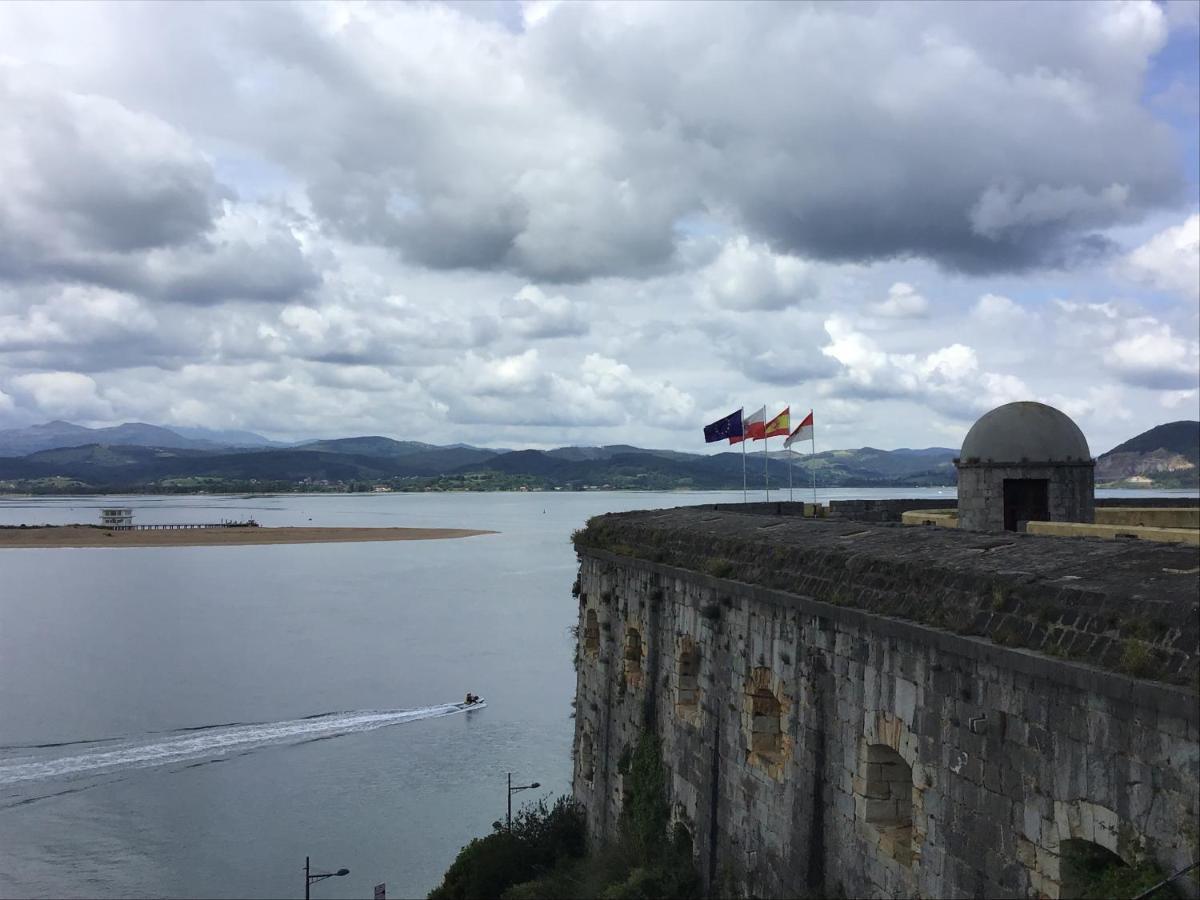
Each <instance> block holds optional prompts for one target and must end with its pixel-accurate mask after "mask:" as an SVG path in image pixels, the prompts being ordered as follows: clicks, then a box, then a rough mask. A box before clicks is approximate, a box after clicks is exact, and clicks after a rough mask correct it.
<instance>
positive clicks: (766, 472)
mask: <svg viewBox="0 0 1200 900" xmlns="http://www.w3.org/2000/svg"><path fill="white" fill-rule="evenodd" d="M772 421H774V420H772ZM768 440H770V438H768V437H767V432H766V429H765V428H764V430H763V487H764V488H766V491H767V502H768V503H770V502H771V472H770V465H771V457H769V456H767V441H768Z"/></svg>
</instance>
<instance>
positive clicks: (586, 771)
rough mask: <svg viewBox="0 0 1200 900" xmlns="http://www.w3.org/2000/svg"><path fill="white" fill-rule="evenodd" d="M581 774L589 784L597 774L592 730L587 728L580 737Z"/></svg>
mask: <svg viewBox="0 0 1200 900" xmlns="http://www.w3.org/2000/svg"><path fill="white" fill-rule="evenodd" d="M579 776H580V777H581V778H582V779H583V780H584V781H586V782H587V783H588V784H591V783H592V781H593V779H594V778H595V776H596V753H595V749H594V748H593V747H592V735H591V732H589V731H587V730H586V729H585V730H584V732H583V736H582V737H580V739H579Z"/></svg>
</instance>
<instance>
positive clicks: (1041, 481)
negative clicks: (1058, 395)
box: [954, 401, 1095, 531]
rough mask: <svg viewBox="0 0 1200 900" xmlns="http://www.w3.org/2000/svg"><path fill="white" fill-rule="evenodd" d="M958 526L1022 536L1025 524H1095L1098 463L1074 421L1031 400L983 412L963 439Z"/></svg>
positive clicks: (959, 462)
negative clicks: (1021, 532) (1017, 533)
mask: <svg viewBox="0 0 1200 900" xmlns="http://www.w3.org/2000/svg"><path fill="white" fill-rule="evenodd" d="M954 464H955V466H957V467H958V524H959V527H960V528H968V529H972V530H975V531H1002V530H1008V531H1017V530H1019V529H1020V528H1022V527H1023V526H1022V523H1024V522H1091V521H1092V519H1093V517H1094V512H1095V497H1094V494H1095V463H1094V462H1093V460H1092V455H1091V451H1090V450H1089V449H1088V444H1087V439H1086V438H1085V437H1084V436H1083V432H1082V431H1080V430H1079V426H1078V425H1076V424H1075V423H1074V422H1072V421H1071V419H1070V417H1069V416H1067V415H1066V414H1065V413H1063V412H1061V411H1060V410H1057V409H1055V408H1054V407H1053V406H1047V405H1046V404H1044V403H1034V402H1032V401H1021V402H1018V403H1006V404H1005V405H1004V406H999V407H997V408H996V409H993V410H992V411H991V412H988V413H985V414H984V415H983V416H982V417H981V418H980V419H979V421H977V422H976V423H975V424H974V425H973V426H971V430H970V431H968V432H967V436H966V438H965V439H964V440H963V446H962V452H961V454H960V456H959V458H958V459H956V460H955V461H954Z"/></svg>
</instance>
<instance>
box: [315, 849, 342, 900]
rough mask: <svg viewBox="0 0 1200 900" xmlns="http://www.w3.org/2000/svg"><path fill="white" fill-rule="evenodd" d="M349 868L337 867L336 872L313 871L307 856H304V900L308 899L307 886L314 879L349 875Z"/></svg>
mask: <svg viewBox="0 0 1200 900" xmlns="http://www.w3.org/2000/svg"><path fill="white" fill-rule="evenodd" d="M349 874H350V870H349V869H338V870H337V871H336V872H313V871H312V867H311V866H310V865H309V862H308V857H307V856H306V857H304V900H309V890H308V889H309V888H310V887H311V886H312V884H313V882H314V881H324V880H325V879H326V878H340V877H341V876H343V875H349Z"/></svg>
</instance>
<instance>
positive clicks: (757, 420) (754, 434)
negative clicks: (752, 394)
mask: <svg viewBox="0 0 1200 900" xmlns="http://www.w3.org/2000/svg"><path fill="white" fill-rule="evenodd" d="M743 426H744V430H743V431H742V434H741V435H740V436H737V435H735V436H733V437H731V438H730V439H729V443H731V444H740V443H741V442H742V441H744V440H751V441H761V440H762V439H763V435H764V434H766V431H767V408H766V407H765V406H764V407H762V408H761V409H759V411H758V412H756V413H751V414H750V415H749V416H747V417H746V419H745V420H744V422H743Z"/></svg>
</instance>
